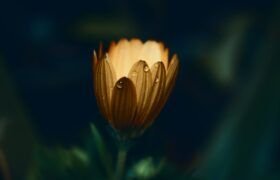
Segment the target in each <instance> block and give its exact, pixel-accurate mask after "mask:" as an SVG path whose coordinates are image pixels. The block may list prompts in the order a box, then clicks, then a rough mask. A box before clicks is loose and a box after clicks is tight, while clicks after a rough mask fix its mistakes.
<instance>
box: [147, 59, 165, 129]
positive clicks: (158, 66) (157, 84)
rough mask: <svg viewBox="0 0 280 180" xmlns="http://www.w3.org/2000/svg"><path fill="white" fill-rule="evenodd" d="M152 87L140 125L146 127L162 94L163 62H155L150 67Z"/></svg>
mask: <svg viewBox="0 0 280 180" xmlns="http://www.w3.org/2000/svg"><path fill="white" fill-rule="evenodd" d="M151 71H152V87H151V91H150V95H149V101H148V104H147V112H148V113H147V115H146V116H145V117H144V119H143V121H144V122H142V127H144V128H146V127H147V126H149V125H150V124H151V123H152V122H153V120H154V119H153V117H154V113H155V111H156V109H157V107H158V106H160V104H159V103H161V101H162V98H163V96H164V88H165V80H166V72H165V67H164V64H163V62H157V63H155V64H154V65H153V66H152V68H151Z"/></svg>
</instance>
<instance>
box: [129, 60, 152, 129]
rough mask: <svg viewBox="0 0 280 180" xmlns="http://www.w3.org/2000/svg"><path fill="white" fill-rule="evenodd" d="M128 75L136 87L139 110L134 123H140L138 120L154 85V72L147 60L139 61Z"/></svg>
mask: <svg viewBox="0 0 280 180" xmlns="http://www.w3.org/2000/svg"><path fill="white" fill-rule="evenodd" d="M128 77H129V79H131V80H132V82H133V83H134V85H135V87H136V94H137V110H136V115H135V118H134V123H133V124H138V123H137V121H140V117H141V116H142V115H143V113H144V111H145V107H146V104H147V102H148V100H149V99H148V98H149V92H150V89H151V86H152V73H151V71H150V68H149V66H148V65H147V63H146V62H145V61H138V62H136V63H135V64H134V65H133V67H132V68H131V70H130V72H129V74H128Z"/></svg>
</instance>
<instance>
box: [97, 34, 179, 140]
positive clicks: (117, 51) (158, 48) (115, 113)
mask: <svg viewBox="0 0 280 180" xmlns="http://www.w3.org/2000/svg"><path fill="white" fill-rule="evenodd" d="M93 61H94V62H93V64H94V65H93V72H94V89H95V96H96V99H97V103H98V106H99V108H100V111H101V113H102V114H103V116H104V117H105V118H106V119H107V120H108V121H109V123H110V125H111V126H112V127H113V128H114V129H115V130H116V131H117V132H118V134H119V135H120V136H121V137H125V138H128V137H135V136H138V135H140V134H141V133H143V131H144V130H145V129H146V128H147V127H149V126H150V125H151V124H152V123H153V122H154V119H155V118H156V117H157V116H158V114H159V113H160V111H161V109H162V108H163V106H164V104H165V103H166V101H167V99H168V96H169V94H170V92H171V90H172V88H173V86H174V84H175V80H176V76H177V73H178V68H179V61H178V58H177V55H173V57H172V59H171V61H169V60H168V49H167V48H165V47H164V45H163V44H162V43H160V42H156V41H147V42H145V43H142V42H141V41H140V40H139V39H132V40H130V41H128V40H127V39H122V40H120V41H119V42H118V43H115V42H112V43H111V46H110V48H109V51H108V53H105V54H103V53H102V47H100V49H99V54H98V56H97V54H96V53H95V52H94V55H93Z"/></svg>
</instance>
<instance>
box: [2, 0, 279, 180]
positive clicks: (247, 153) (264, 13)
mask: <svg viewBox="0 0 280 180" xmlns="http://www.w3.org/2000/svg"><path fill="white" fill-rule="evenodd" d="M1 4H2V5H1V7H0V20H1V30H0V32H1V35H0V37H1V47H0V48H1V49H0V62H1V64H0V65H1V69H0V70H1V74H0V76H1V81H0V82H1V85H0V88H1V89H0V94H1V96H0V97H1V98H2V100H0V101H2V102H0V104H1V110H0V113H1V114H0V118H2V119H1V121H3V122H4V123H2V124H4V125H3V128H1V129H4V130H3V133H2V131H0V132H1V133H2V134H6V135H5V136H4V135H3V138H0V142H1V141H2V144H3V145H2V146H3V149H7V150H6V152H7V154H8V155H7V156H8V159H11V160H10V161H11V164H12V166H13V168H12V169H14V171H18V166H21V165H23V164H24V161H26V159H25V160H22V162H21V161H20V159H21V158H23V159H24V158H27V157H28V155H26V154H30V152H31V151H30V149H31V147H32V146H31V144H32V142H33V141H34V140H35V141H37V142H40V143H43V144H46V145H48V146H55V145H57V144H62V145H64V146H73V145H79V144H81V143H82V142H83V138H84V136H85V134H86V133H87V132H88V131H89V123H90V122H92V123H95V124H96V125H97V127H98V128H99V129H100V131H102V133H103V134H104V136H105V138H106V139H107V140H108V141H109V140H110V138H111V137H110V135H109V134H110V133H109V132H108V131H107V130H108V127H107V125H106V123H105V120H104V119H103V118H102V117H101V115H100V113H99V111H98V107H97V105H96V101H95V97H94V94H93V87H92V86H93V85H92V72H91V58H92V51H93V49H97V48H98V45H99V43H100V42H103V44H104V45H105V46H106V45H108V44H109V42H110V41H111V40H119V39H120V38H123V37H125V38H132V37H138V38H140V39H142V40H143V41H145V40H148V39H154V40H159V41H163V42H164V43H165V44H166V46H167V47H169V49H170V51H171V54H173V53H177V54H178V55H179V59H180V63H181V68H180V73H179V76H178V80H177V83H176V87H175V89H174V91H173V93H172V95H171V97H170V98H169V101H168V102H167V105H166V106H165V108H164V110H163V111H162V113H161V114H160V116H159V117H158V118H157V120H156V122H155V123H154V125H153V126H152V127H151V128H150V129H149V130H148V131H147V132H146V133H145V134H144V135H143V136H142V137H140V138H139V139H138V140H137V143H136V145H135V146H134V148H133V149H132V152H131V154H132V155H134V157H138V156H139V157H141V156H144V155H154V156H166V157H167V159H168V161H169V162H171V163H172V164H174V166H175V167H176V168H177V169H180V171H187V170H189V169H190V168H193V167H194V166H195V169H196V173H195V175H196V176H206V177H211V178H214V179H218V178H223V177H230V176H232V175H240V176H244V177H248V178H249V179H250V178H253V177H276V176H277V175H278V176H279V160H280V155H279V146H280V144H279V132H278V130H280V128H279V127H280V126H279V125H280V124H279V120H280V118H279V108H280V105H279V102H280V101H279V92H280V91H279V90H280V89H279V88H280V86H279V82H280V77H279V73H278V71H279V70H278V69H279V67H280V66H279V62H278V61H279V32H280V31H279V10H280V9H279V8H280V6H279V2H277V1H271V0H267V1H261V0H258V1H253V0H249V1H241V0H234V1H232V0H230V1H217V0H215V1H171V0H170V1H169V0H155V1H148V0H142V1H129V0H121V1H112V0H111V1H108V0H107V1H75V2H74V1H55V2H50V1H45V2H43V1H42V2H41V1H22V2H16V1H6V2H2V3H1ZM277 48H278V49H277ZM2 124H0V125H1V126H2ZM1 139H2V140H1ZM14 154H16V155H14ZM9 157H10V158H9ZM16 157H17V158H16ZM15 159H16V160H15ZM225 159H226V160H225ZM14 160H15V161H16V162H15V163H14V162H13V161H14ZM13 164H16V165H13ZM210 167H211V168H210ZM244 167H246V168H244ZM16 173H17V172H16ZM278 176H277V177H278Z"/></svg>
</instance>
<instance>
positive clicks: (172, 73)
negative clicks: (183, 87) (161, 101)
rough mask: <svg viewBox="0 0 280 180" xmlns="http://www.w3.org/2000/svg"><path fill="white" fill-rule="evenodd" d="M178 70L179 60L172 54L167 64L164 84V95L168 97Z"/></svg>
mask: <svg viewBox="0 0 280 180" xmlns="http://www.w3.org/2000/svg"><path fill="white" fill-rule="evenodd" d="M178 71H179V60H178V56H177V54H175V55H173V57H172V59H171V62H170V65H169V66H168V70H167V76H166V84H165V97H166V99H168V97H169V95H170V93H171V91H172V89H173V87H174V85H175V82H176V78H177V74H178Z"/></svg>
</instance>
